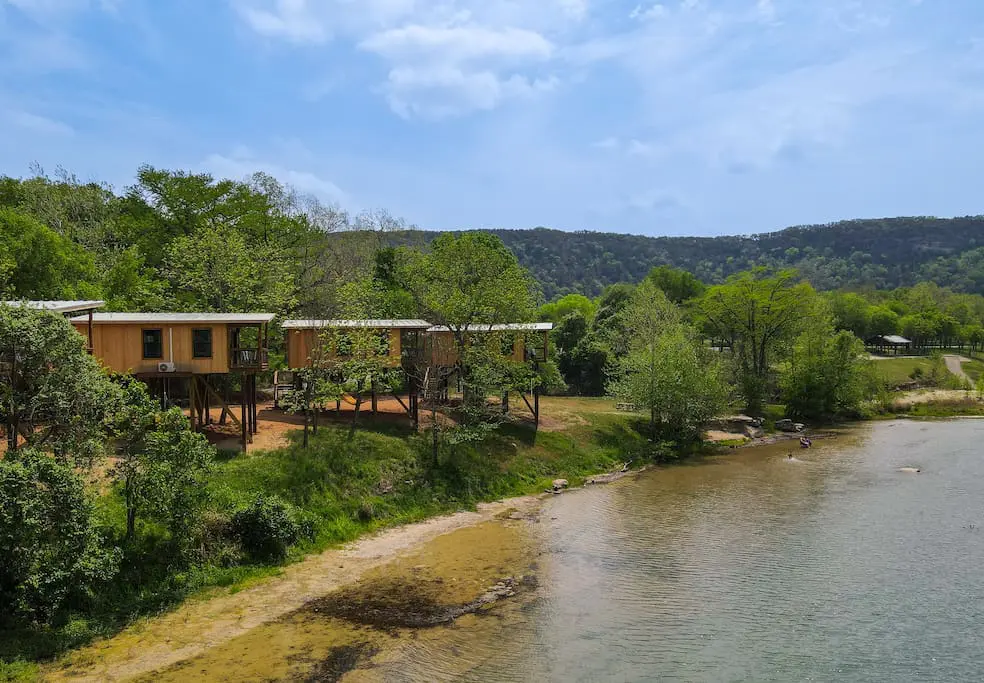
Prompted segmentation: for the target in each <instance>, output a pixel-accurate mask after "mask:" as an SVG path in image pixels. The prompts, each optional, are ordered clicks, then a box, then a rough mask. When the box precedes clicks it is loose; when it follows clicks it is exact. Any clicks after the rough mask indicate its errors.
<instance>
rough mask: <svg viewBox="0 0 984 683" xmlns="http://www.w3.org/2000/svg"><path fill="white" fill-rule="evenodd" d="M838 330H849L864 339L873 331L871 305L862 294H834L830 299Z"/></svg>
mask: <svg viewBox="0 0 984 683" xmlns="http://www.w3.org/2000/svg"><path fill="white" fill-rule="evenodd" d="M828 299H829V301H830V306H831V309H832V310H833V314H834V325H835V326H836V328H837V329H838V330H848V331H850V332H853V333H854V334H856V335H857V336H858V337H861V338H862V339H864V338H865V337H866V336H868V334H869V331H870V329H871V310H870V309H871V305H870V304H869V303H868V301H867V299H865V298H864V297H863V296H861V295H860V294H855V293H854V292H834V293H833V294H831V295H830V296H829V297H828Z"/></svg>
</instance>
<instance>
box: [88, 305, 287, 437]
mask: <svg viewBox="0 0 984 683" xmlns="http://www.w3.org/2000/svg"><path fill="white" fill-rule="evenodd" d="M273 318H274V315H273V314H272V313H96V314H91V315H89V316H88V317H85V316H83V317H76V318H72V324H73V325H75V327H76V329H78V330H79V332H82V333H83V334H85V333H86V331H87V330H88V331H89V334H90V336H89V339H90V340H91V341H90V345H91V347H92V353H93V355H95V356H96V358H98V359H99V360H100V362H102V364H103V366H105V367H106V368H107V369H108V370H110V371H112V372H116V373H129V374H132V375H133V376H134V377H137V378H138V379H140V380H142V381H144V382H146V383H147V385H148V387H149V388H150V389H151V392H152V393H153V394H154V395H155V396H156V397H157V398H159V399H160V400H161V402H162V405H167V404H169V403H173V401H174V398H175V397H176V396H178V395H182V394H183V393H184V392H186V395H187V398H188V407H189V411H190V413H191V426H192V428H193V429H196V430H201V429H203V428H204V427H205V426H207V425H210V424H212V422H213V420H212V415H211V410H210V408H211V407H212V406H217V407H221V409H222V412H221V414H220V416H219V423H220V424H224V423H225V421H226V418H227V417H228V418H229V419H231V420H232V422H233V423H235V424H236V425H237V426H238V427H239V429H240V440H241V442H242V447H243V450H246V447H247V444H248V443H250V442H252V440H253V435H254V434H256V433H257V422H258V415H257V413H258V409H257V393H256V374H257V373H258V372H262V371H264V370H267V369H268V367H269V365H268V359H267V355H268V345H269V325H270V322H271V321H272V320H273ZM230 380H238V384H239V392H238V397H235V396H234V395H233V394H232V393H231V384H232V382H231V381H230ZM237 399H238V400H237ZM234 403H238V404H239V406H240V410H239V417H237V416H236V414H235V412H234V411H233V409H232V405H233V404H234Z"/></svg>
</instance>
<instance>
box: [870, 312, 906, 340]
mask: <svg viewBox="0 0 984 683" xmlns="http://www.w3.org/2000/svg"><path fill="white" fill-rule="evenodd" d="M899 320H900V318H899V314H898V313H896V312H895V311H893V310H892V309H890V308H887V307H885V306H875V307H874V308H872V309H871V316H870V318H869V319H868V329H869V331H870V333H871V334H873V335H879V336H881V335H891V334H898V333H899V332H901V331H902V325H901V324H900V323H899Z"/></svg>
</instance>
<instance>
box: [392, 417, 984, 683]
mask: <svg viewBox="0 0 984 683" xmlns="http://www.w3.org/2000/svg"><path fill="white" fill-rule="evenodd" d="M982 443H984V421H977V420H965V421H952V422H934V423H919V422H891V423H879V424H875V425H872V426H871V427H869V428H866V429H865V430H864V431H862V433H861V437H860V438H840V439H834V440H831V441H826V440H825V441H817V442H815V445H814V447H813V448H812V449H810V450H804V451H800V450H798V449H797V450H796V452H795V460H794V461H792V462H790V461H789V460H788V459H787V457H786V453H787V452H788V451H789V446H788V445H779V446H776V447H772V448H768V449H762V450H761V451H759V452H745V453H741V454H736V455H734V456H729V457H727V458H717V459H714V460H713V461H711V462H710V463H706V462H705V463H703V464H695V465H692V466H682V467H676V468H670V469H667V470H663V471H658V472H652V473H648V474H646V475H644V476H641V477H638V478H635V479H631V480H627V481H623V482H620V483H618V484H616V485H614V486H609V487H603V488H596V489H589V490H586V491H583V492H576V493H572V494H570V495H565V496H561V497H558V498H557V499H555V500H553V501H551V503H550V504H548V506H547V508H546V509H545V510H544V514H543V517H542V522H541V523H540V524H539V525H538V526H539V529H538V532H537V537H538V539H539V542H540V543H541V544H542V547H541V551H542V553H543V554H542V555H541V556H540V558H539V562H538V566H539V569H540V586H541V588H540V590H539V591H538V594H537V595H536V596H534V597H532V598H530V599H527V600H525V601H524V600H519V601H516V602H514V603H512V604H510V605H508V606H502V608H501V609H499V610H498V618H497V619H495V620H488V619H485V620H480V621H479V623H476V624H474V625H471V626H470V627H468V628H464V627H459V628H457V629H454V630H447V629H444V630H443V637H440V638H433V639H428V640H424V641H421V642H418V643H415V644H414V645H413V647H410V648H408V649H407V650H406V651H405V652H404V653H403V656H402V657H400V658H399V659H398V660H397V661H394V662H393V663H392V664H391V665H389V666H381V667H379V668H378V669H377V670H376V671H375V674H376V676H378V677H379V678H381V679H385V680H393V681H424V680H456V681H544V680H551V681H595V680H616V681H652V680H661V681H769V680H774V681H872V680H883V681H888V680H891V681H977V680H981V679H982V678H984V635H982V632H981V629H980V625H981V618H982V616H984V601H982V598H984V530H982V528H981V527H982V526H984V508H982V506H984V457H982V453H981V444H982ZM909 465H912V466H917V467H920V468H921V469H922V472H921V473H920V474H907V473H901V472H899V471H898V468H900V467H904V466H909Z"/></svg>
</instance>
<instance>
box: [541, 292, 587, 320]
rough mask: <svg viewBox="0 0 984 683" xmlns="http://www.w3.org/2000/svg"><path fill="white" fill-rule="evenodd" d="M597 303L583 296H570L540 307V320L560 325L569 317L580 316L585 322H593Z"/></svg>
mask: <svg viewBox="0 0 984 683" xmlns="http://www.w3.org/2000/svg"><path fill="white" fill-rule="evenodd" d="M595 308H596V306H595V303H594V302H593V301H592V300H591V299H589V298H588V297H586V296H584V295H583V294H568V295H567V296H563V297H561V298H560V299H558V300H557V301H554V302H552V303H549V304H544V305H542V306H540V311H539V315H540V320H543V321H545V322H553V323H559V322H560V321H562V320H564V319H565V318H566V317H567V316H569V315H572V314H575V313H577V314H579V315H580V316H581V317H582V318H584V320H585V321H587V322H591V319H592V318H594V314H595Z"/></svg>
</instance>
